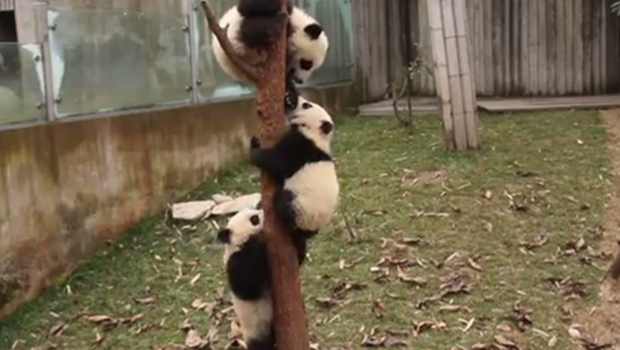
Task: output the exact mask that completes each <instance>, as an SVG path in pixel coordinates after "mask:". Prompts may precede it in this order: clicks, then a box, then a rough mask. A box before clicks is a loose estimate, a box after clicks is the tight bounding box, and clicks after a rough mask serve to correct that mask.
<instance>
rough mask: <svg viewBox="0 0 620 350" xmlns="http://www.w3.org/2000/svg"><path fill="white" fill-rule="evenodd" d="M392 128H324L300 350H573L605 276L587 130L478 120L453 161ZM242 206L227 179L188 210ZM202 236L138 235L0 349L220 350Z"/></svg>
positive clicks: (432, 140) (24, 314)
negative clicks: (335, 188) (311, 348)
mask: <svg viewBox="0 0 620 350" xmlns="http://www.w3.org/2000/svg"><path fill="white" fill-rule="evenodd" d="M395 124H396V123H395V122H394V120H393V119H392V118H376V119H374V118H373V119H369V118H350V117H349V118H346V117H345V118H339V119H338V120H337V126H338V130H337V137H336V145H335V150H334V151H335V154H336V155H337V164H338V170H339V173H340V176H341V179H342V180H341V181H342V182H341V184H342V204H341V207H340V211H339V214H338V217H337V218H336V219H335V220H334V221H333V224H332V225H331V226H330V227H329V228H327V229H326V230H324V231H323V232H322V233H321V234H320V235H319V236H317V238H316V239H315V240H314V242H313V244H312V246H311V248H310V252H309V253H310V255H309V259H308V260H307V263H306V265H305V266H304V268H303V288H304V290H303V291H304V295H305V299H306V308H307V311H308V322H309V325H310V328H311V333H312V335H311V339H312V341H313V342H315V343H318V344H319V345H320V349H347V348H351V349H359V348H361V343H362V342H363V341H365V343H366V344H375V345H381V346H385V347H397V346H399V345H406V346H409V347H410V348H413V347H415V348H419V349H451V348H452V347H454V346H462V347H463V348H464V349H470V348H475V349H484V348H485V347H484V344H488V343H492V342H494V341H495V342H500V343H503V344H504V345H505V346H506V347H507V348H512V349H517V347H514V346H513V344H510V341H513V342H514V343H516V344H518V345H519V346H520V347H521V348H522V349H547V348H548V347H549V345H552V346H555V348H557V349H567V348H568V347H569V346H571V343H577V341H575V340H571V338H570V336H569V334H568V331H567V329H568V327H569V326H570V325H571V324H572V323H573V321H574V320H573V315H574V314H575V313H578V312H579V310H589V309H590V308H591V307H592V306H594V305H595V304H596V301H597V292H598V285H599V284H598V280H599V279H600V278H601V277H602V276H603V275H604V270H605V267H606V266H607V264H608V263H609V259H608V257H606V256H604V255H602V254H600V253H599V252H598V246H599V241H600V240H601V230H600V229H599V228H598V227H599V224H600V222H601V216H602V212H603V206H604V202H605V200H606V197H605V193H606V191H607V190H608V189H609V188H610V186H609V183H610V179H611V174H610V171H609V169H607V163H606V162H607V152H606V148H605V141H606V138H607V135H606V133H605V127H604V125H603V124H602V123H601V121H600V119H599V117H598V114H597V113H596V112H574V113H571V112H563V113H550V114H542V113H541V114H518V115H501V116H492V117H489V116H482V117H481V124H482V129H483V130H482V135H483V142H484V149H483V150H482V151H481V152H479V153H460V154H456V153H447V152H444V151H443V150H442V147H441V144H440V140H441V139H442V138H441V136H440V132H441V131H440V130H441V127H440V122H439V120H438V119H437V118H436V117H424V118H418V119H417V121H416V125H415V131H414V132H413V133H412V134H410V133H408V132H407V131H406V130H404V129H400V128H397V127H396V126H395ZM416 179H417V180H416ZM257 188H258V182H257V179H255V177H254V176H253V175H252V172H251V170H250V169H249V168H247V167H240V168H237V169H232V170H230V171H228V172H227V173H224V174H222V175H221V176H220V177H219V179H218V180H217V181H214V182H211V183H208V184H206V185H205V186H204V188H202V189H200V190H199V191H197V192H196V193H194V194H193V195H192V197H195V198H205V197H207V196H209V195H211V194H212V193H214V192H216V191H221V190H224V191H228V192H230V191H242V192H249V191H254V190H256V189H257ZM221 224H222V223H221V222H220V225H221ZM215 232H216V228H215V225H214V224H213V223H212V222H205V223H201V224H200V225H198V226H189V225H187V226H183V225H178V226H176V227H170V225H166V223H165V222H164V220H163V216H159V217H155V218H152V219H149V220H147V221H145V223H144V224H142V225H140V226H138V227H136V228H135V229H133V230H132V231H131V232H129V233H128V234H127V235H126V237H124V238H123V239H122V240H121V241H119V242H117V243H115V244H114V245H113V246H111V247H110V248H109V249H108V250H107V251H106V252H104V253H102V254H100V255H99V256H97V257H96V258H94V259H93V260H92V261H91V262H89V263H88V264H86V265H84V266H83V267H82V268H80V269H79V270H78V271H77V273H76V274H75V275H74V276H72V277H71V278H70V279H69V280H68V281H66V283H65V284H64V285H62V286H59V287H58V288H56V289H54V290H49V291H48V292H46V293H45V294H44V295H43V296H42V297H41V298H39V299H37V300H36V301H34V302H31V303H30V304H28V305H25V306H24V307H23V308H21V309H20V310H19V311H18V312H17V313H16V314H15V315H14V316H12V317H11V318H9V319H7V320H5V321H3V322H2V323H0V349H10V348H11V347H12V346H13V345H14V344H16V345H15V349H31V348H33V347H35V346H38V347H40V348H42V349H45V348H50V346H53V345H56V346H57V347H58V348H61V349H69V350H77V349H79V350H83V349H88V348H89V347H90V346H93V348H98V349H114V350H120V349H174V348H175V347H166V346H167V345H168V344H183V342H184V339H185V335H184V333H183V332H182V331H181V330H179V325H181V324H182V323H183V322H184V321H185V320H188V321H189V322H190V323H191V324H193V325H194V326H195V327H196V330H197V331H198V333H199V334H200V335H201V336H203V337H207V333H208V332H209V331H210V330H211V335H212V337H211V338H212V339H214V340H218V341H217V343H215V345H214V348H215V349H224V347H225V345H226V343H227V342H228V339H227V338H228V334H229V331H230V321H229V320H228V317H230V316H231V313H230V312H229V313H227V314H223V312H224V311H226V308H227V307H228V304H225V303H222V302H221V300H220V297H219V295H224V297H225V299H227V298H228V296H227V293H225V292H224V288H223V287H224V286H225V284H224V278H223V269H222V263H221V254H222V251H221V248H220V247H219V246H217V245H216V244H215V239H214V233H215ZM196 299H202V302H203V303H202V305H200V304H201V303H200V302H195V301H196ZM192 304H193V305H192ZM195 307H198V308H200V309H202V310H196V308H195ZM205 309H206V311H205ZM93 315H106V316H110V317H112V318H114V321H118V324H116V323H115V322H111V321H109V320H107V319H105V318H103V317H100V318H99V319H96V318H90V319H89V316H93ZM120 318H125V319H120ZM94 321H101V323H99V324H97V323H95V322H94ZM121 321H122V322H121ZM519 328H521V329H522V331H520V330H519ZM216 331H217V335H215V334H216V333H215V332H216ZM50 334H51V335H50ZM213 335H215V336H213ZM218 338H219V339H218ZM489 348H490V347H489ZM456 349H458V348H456Z"/></svg>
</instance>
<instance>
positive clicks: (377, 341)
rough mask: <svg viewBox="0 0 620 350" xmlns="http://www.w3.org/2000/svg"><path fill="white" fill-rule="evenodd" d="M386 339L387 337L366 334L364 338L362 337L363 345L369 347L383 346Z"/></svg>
mask: <svg viewBox="0 0 620 350" xmlns="http://www.w3.org/2000/svg"><path fill="white" fill-rule="evenodd" d="M386 339H387V338H386V337H376V336H369V335H364V338H363V339H362V346H365V347H368V348H378V347H382V346H384V344H385V341H386Z"/></svg>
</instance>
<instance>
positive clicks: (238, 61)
mask: <svg viewBox="0 0 620 350" xmlns="http://www.w3.org/2000/svg"><path fill="white" fill-rule="evenodd" d="M200 6H202V11H203V12H204V14H205V16H206V17H207V23H208V24H209V29H210V30H211V32H212V33H213V35H215V37H216V38H217V41H219V42H220V46H221V47H222V50H224V52H225V53H226V55H227V56H228V58H229V59H230V60H231V61H232V63H233V64H234V65H235V66H236V67H237V68H239V70H241V71H242V72H243V73H244V74H245V75H246V76H247V77H248V78H249V79H250V80H251V81H252V82H253V83H255V84H257V83H258V81H259V80H260V79H261V74H260V71H259V69H258V68H256V67H254V66H252V65H251V64H248V63H247V62H248V60H247V58H245V57H242V56H241V55H240V54H238V53H237V52H236V51H235V49H234V48H233V47H232V44H231V43H230V41H229V40H228V37H227V36H226V31H227V30H228V27H226V29H222V27H220V25H219V23H218V20H217V17H215V14H214V13H213V10H212V9H211V7H210V6H209V4H207V1H206V0H202V1H201V2H200Z"/></svg>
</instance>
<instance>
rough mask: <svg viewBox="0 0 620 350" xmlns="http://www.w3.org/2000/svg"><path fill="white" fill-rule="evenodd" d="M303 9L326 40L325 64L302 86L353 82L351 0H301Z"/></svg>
mask: <svg viewBox="0 0 620 350" xmlns="http://www.w3.org/2000/svg"><path fill="white" fill-rule="evenodd" d="M305 3H306V10H307V11H308V13H309V14H311V15H312V16H313V17H314V18H316V19H317V21H319V23H321V25H322V26H323V28H324V29H325V32H326V33H327V36H328V38H329V50H328V53H327V57H326V59H325V62H324V63H323V65H322V66H321V68H319V69H318V70H317V71H316V72H314V74H312V77H310V79H309V80H308V81H307V82H306V83H305V84H304V85H307V86H317V85H325V84H335V83H342V82H350V81H353V64H354V63H353V52H354V46H353V44H354V43H353V24H352V23H353V22H352V18H351V16H352V8H351V0H305Z"/></svg>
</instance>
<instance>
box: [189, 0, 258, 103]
mask: <svg viewBox="0 0 620 350" xmlns="http://www.w3.org/2000/svg"><path fill="white" fill-rule="evenodd" d="M237 2H238V0H221V1H210V2H209V4H210V5H211V8H212V9H213V12H215V15H216V16H217V17H218V18H219V17H221V16H222V15H223V14H224V12H226V11H227V10H228V9H229V8H231V7H232V6H234V5H236V4H237ZM194 4H195V6H194V8H195V9H196V10H195V11H194V16H196V21H195V22H196V25H197V28H196V33H197V35H196V42H195V43H194V45H195V46H194V47H196V52H197V53H198V59H197V64H198V80H199V81H200V82H201V85H200V86H199V88H198V95H199V98H200V99H201V101H203V102H204V101H210V100H221V99H226V98H240V97H250V96H252V95H253V94H254V93H255V91H256V88H255V87H254V85H252V84H244V83H241V82H239V81H235V80H233V79H232V78H231V77H229V76H228V75H227V74H226V73H224V71H223V70H222V69H221V68H220V66H219V64H218V63H217V61H216V60H215V56H214V55H213V49H211V31H210V30H209V26H208V24H207V19H206V18H205V16H204V13H203V11H202V7H200V0H195V2H194Z"/></svg>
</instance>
